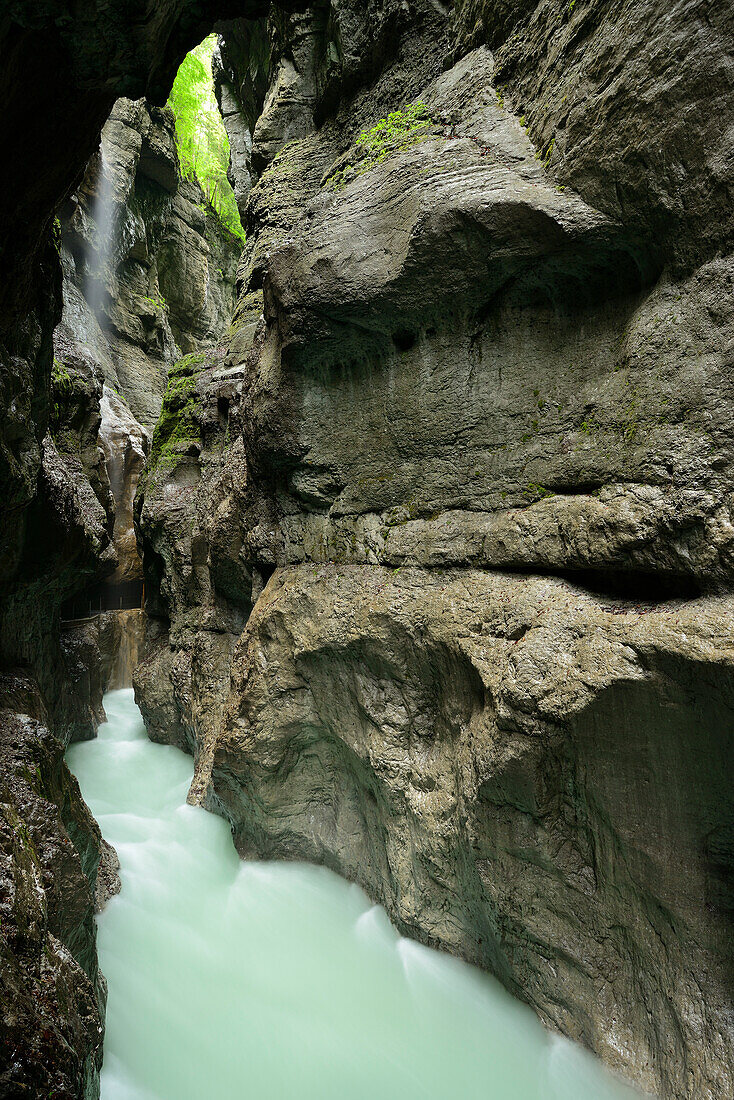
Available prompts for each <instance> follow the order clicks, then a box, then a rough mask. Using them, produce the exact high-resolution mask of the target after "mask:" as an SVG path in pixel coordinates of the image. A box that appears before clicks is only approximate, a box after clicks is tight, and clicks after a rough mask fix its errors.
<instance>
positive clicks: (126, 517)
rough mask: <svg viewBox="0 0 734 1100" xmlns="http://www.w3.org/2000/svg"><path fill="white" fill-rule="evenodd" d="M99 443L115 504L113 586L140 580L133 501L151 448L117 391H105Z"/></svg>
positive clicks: (140, 568)
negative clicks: (122, 582) (116, 562)
mask: <svg viewBox="0 0 734 1100" xmlns="http://www.w3.org/2000/svg"><path fill="white" fill-rule="evenodd" d="M100 411H101V413H102V423H101V424H100V428H99V439H100V443H101V444H102V447H103V449H104V453H105V465H106V468H107V475H108V477H109V479H110V489H111V491H112V495H113V497H114V503H115V527H114V542H115V550H116V552H117V561H118V566H117V571H116V573H115V574H114V576H113V577H112V581H113V582H121V581H126V580H138V579H139V578H140V577H142V564H141V561H140V557H139V555H138V547H137V542H136V539H135V529H134V526H133V501H134V500H135V493H136V492H137V488H138V484H139V482H140V475H141V474H142V472H143V467H144V466H145V459H146V454H147V451H148V448H149V445H150V444H149V440H148V433H147V432H146V431H145V429H144V428H143V427H142V426H141V425H140V424H139V423H138V421H137V420H136V419H135V417H134V416H133V415H132V413H131V412H130V410H129V408H128V407H127V405H126V404H125V402H124V401H123V400H122V398H120V397H118V395H117V394H116V393H115V392H114V390H111V389H109V387H107V386H105V387H104V393H103V396H102V401H101V403H100Z"/></svg>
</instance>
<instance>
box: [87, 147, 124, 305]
mask: <svg viewBox="0 0 734 1100" xmlns="http://www.w3.org/2000/svg"><path fill="white" fill-rule="evenodd" d="M98 156H99V171H98V173H97V189H96V193H95V196H94V201H93V203H92V209H91V218H92V221H93V223H94V226H95V227H96V232H95V233H94V236H93V238H92V244H91V245H90V248H89V252H88V254H87V272H86V277H85V283H84V297H85V298H86V300H87V302H88V304H89V306H90V308H91V310H92V312H93V313H94V316H95V318H96V319H97V322H98V323H100V324H101V316H102V307H103V305H104V304H105V297H106V294H107V286H106V276H107V275H108V273H109V261H110V257H111V256H112V254H113V252H114V243H115V229H116V221H117V217H116V210H115V202H114V195H115V189H114V184H113V179H112V166H111V164H110V162H109V160H108V158H107V156H106V154H105V149H104V142H102V144H101V145H100V148H99V154H98Z"/></svg>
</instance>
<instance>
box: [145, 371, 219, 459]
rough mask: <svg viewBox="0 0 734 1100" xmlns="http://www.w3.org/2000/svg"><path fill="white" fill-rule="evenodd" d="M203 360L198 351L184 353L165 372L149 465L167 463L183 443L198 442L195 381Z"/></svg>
mask: <svg viewBox="0 0 734 1100" xmlns="http://www.w3.org/2000/svg"><path fill="white" fill-rule="evenodd" d="M205 361H206V356H205V355H202V354H192V355H185V356H184V357H183V359H179V361H178V363H175V364H174V365H173V366H172V367H171V369H170V371H169V372H168V385H167V387H166V392H165V395H164V397H163V405H162V407H161V415H160V417H159V418H158V423H157V424H156V426H155V431H154V433H153V443H152V446H151V451H150V460H149V465H150V468H151V469H154V468H155V467H157V466H162V465H166V466H167V465H171V464H172V463H173V462H174V461H175V457H176V455H177V454H180V453H181V451H182V450H184V449H185V447H186V446H187V445H189V444H191V443H198V442H199V438H200V433H199V412H200V408H201V402H200V400H199V397H198V394H197V390H196V384H197V380H198V376H199V372H200V370H201V368H202V366H203V364H204V362H205Z"/></svg>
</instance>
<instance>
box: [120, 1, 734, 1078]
mask: <svg viewBox="0 0 734 1100" xmlns="http://www.w3.org/2000/svg"><path fill="white" fill-rule="evenodd" d="M268 34H269V49H270V52H269V57H268V60H267V62H266V61H265V60H264V59H263V55H262V35H259V36H258V35H256V34H254V33H253V32H251V31H250V30H247V31H244V30H239V31H233V30H232V29H229V31H228V30H227V28H224V44H223V46H222V73H221V74H220V95H221V97H222V102H224V100H225V99H226V97H227V96H228V95H230V93H231V95H230V98H229V99H227V103H228V104H229V106H228V107H226V108H225V109H226V110H227V111H228V112H229V114H230V116H231V117H230V118H229V122H228V127H229V131H230V134H231V135H234V134H235V128H236V126H239V127H240V128H243V127H244V128H246V130H247V135H248V136H249V141H248V139H247V137H245V136H243V135H242V134H240V137H239V139H238V141H239V145H237V142H236V141H235V140H234V139H233V148H240V149H241V150H243V151H244V152H242V153H240V154H238V156H239V157H240V158H244V159H243V160H241V162H240V163H239V164H235V166H234V167H233V175H234V176H235V177H236V176H237V172H238V171H239V172H240V175H239V187H240V191H239V194H238V198H239V201H240V205H241V207H244V213H245V222H246V229H247V234H248V236H247V246H246V251H245V255H244V258H243V263H242V265H241V269H240V283H239V286H240V297H239V301H238V304H237V308H236V310H235V314H234V319H233V324H232V326H231V329H230V334H229V336H230V338H229V343H228V346H227V347H226V348H223V349H222V352H221V355H220V359H219V365H217V363H214V362H209V361H207V363H206V364H204V365H202V367H201V369H200V370H198V371H197V373H196V376H195V379H194V381H193V382H189V383H187V384H186V385H187V386H188V387H189V388H188V390H187V391H186V392H187V394H188V395H189V397H187V398H186V400H184V399H183V398H181V399H179V398H177V399H176V402H175V409H174V408H173V405H172V410H173V411H174V412H175V414H176V416H177V417H178V418H179V420H178V421H177V423H182V424H184V426H185V427H184V430H183V431H182V432H181V433H180V435H179V437H178V440H177V441H176V440H174V445H173V446H172V447H169V448H168V450H167V452H166V454H165V459H166V461H165V462H164V463H162V464H159V466H158V467H157V470H156V473H155V475H154V476H150V477H149V478H148V479H147V481H146V484H145V486H144V492H143V494H142V497H141V499H140V500H139V503H138V509H139V511H138V529H139V533H140V537H141V540H142V543H143V546H144V568H145V574H146V585H147V590H148V591H149V592H150V593H151V596H150V603H149V610H150V612H151V619H150V642H151V646H150V650H149V654H148V657H147V659H146V660H145V661H144V662H143V663H142V664H141V666H140V668H139V670H138V673H137V680H136V686H137V697H138V700H139V702H140V705H141V709H142V710H143V713H144V715H145V718H146V722H147V724H148V727H149V730H150V732H151V735H152V736H153V737H154V738H156V739H161V740H166V739H170V740H172V741H173V742H174V743H176V744H179V745H181V746H182V747H186V748H188V749H189V751H192V752H193V753H194V755H195V757H196V759H197V771H196V778H195V781H194V786H193V788H192V792H191V798H192V799H193V800H202V799H203V800H204V801H205V803H206V804H207V805H209V806H211V807H213V808H216V809H218V810H219V811H220V812H222V813H224V814H225V815H226V816H227V817H228V819H229V820H230V821H231V822H232V824H233V828H234V830H235V836H236V838H237V843H238V846H239V848H240V851H241V852H242V854H243V855H247V856H266V857H268V858H279V857H283V858H306V859H311V860H314V861H316V862H325V863H327V864H328V865H329V866H331V867H334V868H336V869H337V870H339V871H340V872H341V873H343V874H345V875H347V876H348V877H351V878H354V879H356V880H357V881H359V882H360V883H362V884H363V885H364V886H365V887H366V888H367V889H368V891H369V892H370V893H371V894H372V896H373V897H375V898H377V899H379V900H380V901H382V902H384V904H385V905H386V906H387V908H388V910H389V911H390V913H391V915H392V916H393V918H394V919H395V920H396V922H397V923H398V924H399V926H400V927H401V928H402V929H403V930H404V931H406V932H407V933H409V934H410V935H413V936H416V937H417V938H420V939H423V940H425V941H427V942H430V943H434V944H437V945H439V946H442V947H444V948H446V949H448V950H450V951H453V952H455V953H457V954H459V955H462V956H463V957H466V958H469V959H471V960H472V961H475V962H478V963H479V964H480V965H483V966H486V967H488V968H489V969H491V970H492V971H493V972H495V973H497V974H498V975H499V976H500V977H501V978H502V980H503V981H504V982H505V983H506V984H507V985H508V987H509V988H511V989H512V990H513V991H514V992H515V993H517V994H518V995H519V996H521V997H523V998H524V999H525V1000H527V1001H528V1002H529V1003H531V1004H533V1005H534V1007H535V1008H536V1009H537V1011H538V1012H539V1014H540V1015H541V1016H542V1018H543V1019H544V1020H545V1021H546V1022H547V1023H549V1024H550V1025H551V1026H553V1027H556V1028H558V1029H559V1030H561V1031H563V1032H564V1033H566V1034H569V1035H572V1036H574V1037H576V1038H579V1039H581V1040H582V1041H583V1042H585V1043H586V1044H587V1045H588V1046H590V1047H591V1048H592V1049H594V1050H595V1051H596V1052H598V1053H599V1054H600V1055H601V1056H602V1057H604V1058H605V1059H606V1060H607V1061H609V1062H610V1063H611V1064H612V1065H614V1066H615V1067H616V1068H617V1069H620V1070H621V1071H622V1072H624V1073H626V1074H628V1075H630V1076H631V1077H633V1078H634V1079H635V1080H636V1081H637V1082H638V1083H639V1084H640V1085H642V1086H643V1087H644V1088H646V1089H650V1090H652V1091H654V1092H656V1093H658V1094H659V1095H661V1096H665V1097H675V1098H683V1097H685V1098H690V1100H693V1098H694V1097H695V1098H696V1100H698V1098H699V1097H706V1098H710V1100H713V1098H714V1097H718V1096H720V1095H726V1094H728V1092H730V1091H731V1088H732V1074H733V1073H734V1064H733V1062H732V1056H731V1051H732V1049H734V1044H733V1037H732V1033H731V1024H730V1017H729V1015H728V1009H727V1005H728V1004H730V1003H731V980H732V979H731V975H732V959H731V949H730V946H729V943H730V938H731V937H730V932H731V927H730V924H731V899H730V893H731V881H732V871H733V870H734V861H733V860H732V852H731V845H730V837H729V832H730V827H731V818H732V803H731V798H730V795H729V792H728V789H727V784H726V782H725V780H724V778H723V777H724V776H725V775H726V769H727V761H728V759H729V756H730V753H731V723H730V714H731V650H730V639H729V630H728V626H727V624H728V621H729V618H730V608H729V595H728V593H729V592H730V591H731V587H732V557H731V547H732V543H731V537H732V526H731V514H730V498H731V493H732V484H733V483H732V458H733V457H734V456H733V455H732V452H731V446H730V435H731V432H730V429H729V423H730V420H731V417H732V407H731V394H730V384H729V377H728V364H729V362H730V359H731V354H732V349H733V347H734V327H733V324H732V313H731V310H730V309H729V306H728V304H727V303H728V302H729V300H730V298H731V294H730V288H731V278H732V269H731V264H732V261H731V256H730V252H731V236H730V232H731V224H732V223H731V203H730V198H727V187H728V183H727V184H723V182H722V181H723V180H724V179H726V180H727V181H730V180H731V166H730V164H729V161H728V159H727V158H728V153H727V152H726V149H725V148H724V147H723V146H722V145H721V142H720V138H719V134H720V133H721V132H723V131H722V130H721V129H720V128H718V124H717V133H716V134H712V133H710V131H709V127H710V126H712V125H714V123H713V121H712V120H713V118H714V117H716V116H717V115H718V116H720V118H726V119H727V120H728V119H730V118H731V117H732V110H733V109H734V107H733V105H732V97H731V87H730V85H729V84H728V83H727V79H726V76H725V74H724V72H723V70H722V67H721V62H720V59H721V57H722V56H723V54H722V52H721V44H722V42H724V41H726V42H728V43H731V41H732V29H731V25H730V19H729V16H728V14H725V12H724V6H723V5H712V7H711V10H710V11H709V13H708V15H707V16H705V17H704V16H702V14H701V12H700V11H699V10H698V9H695V10H694V6H693V5H690V4H687V3H685V2H683V0H682V2H680V3H676V4H675V5H674V6H673V8H672V9H671V10H670V11H669V12H667V15H666V19H665V20H662V21H661V20H660V19H659V12H656V11H655V10H654V5H648V6H645V5H643V6H642V8H640V9H639V10H636V11H635V12H634V13H632V12H627V11H626V9H625V11H624V12H622V10H621V8H620V9H619V10H617V9H614V12H612V11H611V10H610V9H608V7H607V6H601V5H596V4H595V3H593V2H589V3H581V2H580V0H577V3H575V4H572V5H570V6H564V7H563V10H561V6H559V5H557V4H554V3H547V4H538V5H536V4H534V3H531V4H525V5H520V6H517V5H515V6H513V7H512V8H510V7H508V6H507V5H502V4H494V3H483V2H471V0H466V2H464V3H456V4H454V5H453V6H451V5H443V4H433V3H430V4H429V3H425V4H422V3H408V4H397V3H392V2H390V0H381V2H379V3H375V4H370V5H369V6H368V8H365V6H364V5H360V6H357V5H353V4H351V3H348V2H341V0H339V2H336V0H334V2H332V3H330V4H324V5H314V6H313V7H312V8H311V9H310V11H309V12H308V13H305V14H300V15H293V14H291V13H288V12H286V11H282V10H279V9H277V8H275V9H274V11H273V13H272V15H271V19H270V23H269V28H268ZM686 38H689V39H690V49H688V51H687V52H686V56H685V58H683V55H682V54H681V55H680V64H677V63H675V62H674V61H673V57H675V56H678V54H677V53H676V51H680V49H681V48H682V42H683V41H684V39H686ZM248 51H251V52H248ZM246 61H249V62H251V65H252V68H250V69H248V66H247V63H246ZM709 71H710V73H711V80H710V81H709V80H708V78H707V77H705V76H704V73H706V72H709ZM265 72H267V73H268V74H269V86H268V89H267V91H266V92H265V93H264V94H263V91H262V79H263V74H264V73H265ZM256 77H257V79H255V78H256ZM258 81H259V83H258ZM260 102H261V104H262V105H261V108H260V110H261V113H260V116H259V118H257V119H255V121H254V122H253V114H254V111H255V109H256V107H257V105H258V104H259V103H260ZM411 102H412V103H416V102H419V103H421V104H423V105H424V106H423V107H422V108H421V109H420V114H419V115H417V116H416V115H413V116H412V119H413V121H411V119H410V117H409V115H408V114H406V112H405V110H404V108H405V107H406V105H408V104H410V103H411ZM670 103H674V104H678V105H679V107H678V109H674V110H673V111H672V112H671V111H670V110H669V109H668V105H669V104H670ZM597 111H598V112H600V114H599V118H601V119H604V120H606V123H607V125H604V124H601V123H600V124H597V122H596V121H594V120H592V118H591V115H592V114H594V118H595V119H596V114H595V112H597ZM390 112H397V114H396V115H393V118H392V121H391V122H389V123H387V124H386V125H382V124H380V120H381V119H387V118H388V116H389V115H390ZM703 116H706V118H705V120H704V118H703ZM698 120H702V121H701V123H700V126H699V121H698ZM381 125H382V128H380V127H381ZM388 131H389V132H388ZM365 132H368V133H367V136H366V137H364V136H361V135H363V134H364V133H365ZM684 149H685V150H686V151H685V152H684ZM653 150H655V151H653ZM658 150H659V152H658ZM248 189H249V190H248ZM245 196H246V197H245ZM191 394H195V397H194V399H193V400H190V399H189V398H190V396H191ZM217 419H218V420H219V429H218V430H216V428H215V425H216V423H217ZM167 430H168V431H169V435H168V436H167V438H173V436H172V434H171V432H172V429H171V428H170V424H169V428H168V429H167ZM539 574H545V576H539ZM251 607H254V610H253V611H252V614H251V617H250V618H249V621H248V622H247V626H246V627H245V629H244V632H242V620H243V618H246V617H247V616H248V614H249V613H250V608H251Z"/></svg>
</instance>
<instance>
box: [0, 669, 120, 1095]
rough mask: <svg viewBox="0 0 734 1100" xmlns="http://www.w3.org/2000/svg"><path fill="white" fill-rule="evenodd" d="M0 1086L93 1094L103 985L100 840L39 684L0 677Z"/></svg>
mask: <svg viewBox="0 0 734 1100" xmlns="http://www.w3.org/2000/svg"><path fill="white" fill-rule="evenodd" d="M0 690H1V691H2V696H1V698H2V704H3V706H2V709H0V747H1V752H2V762H3V769H2V780H0V899H1V900H0V914H1V916H2V923H1V924H0V989H1V991H2V995H1V996H0V1093H1V1094H2V1095H3V1096H7V1097H16V1096H17V1097H20V1096H29V1097H31V1096H32V1097H37V1096H38V1097H40V1096H49V1095H59V1096H65V1097H66V1096H68V1097H80V1098H81V1097H92V1096H94V1095H96V1094H98V1090H99V1069H100V1066H101V1064H102V1036H103V1033H104V1027H103V1023H104V1006H105V999H106V988H105V984H104V979H103V978H102V975H101V974H100V972H99V970H98V968H97V951H96V945H95V933H94V923H93V918H94V890H95V885H96V881H97V869H98V865H99V860H100V850H101V844H102V840H101V837H100V833H99V828H98V826H97V824H96V822H95V821H94V819H93V818H92V816H91V814H90V813H89V810H88V809H87V807H86V806H85V804H84V802H83V801H82V798H81V795H80V793H79V787H78V784H77V782H76V780H75V779H74V778H73V776H71V775H70V773H69V771H68V770H67V768H66V765H65V764H64V761H63V752H64V746H63V745H62V743H61V742H60V741H59V740H58V739H57V738H56V737H55V736H54V735H53V734H52V733H51V732H50V730H49V728H48V716H47V715H46V713H45V710H44V707H43V703H42V701H41V698H40V695H39V693H38V688H37V685H35V684H34V683H33V681H32V680H31V679H30V678H29V677H28V676H27V675H24V674H23V673H20V672H18V673H11V674H8V675H4V676H3V677H2V680H1V681H0Z"/></svg>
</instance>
